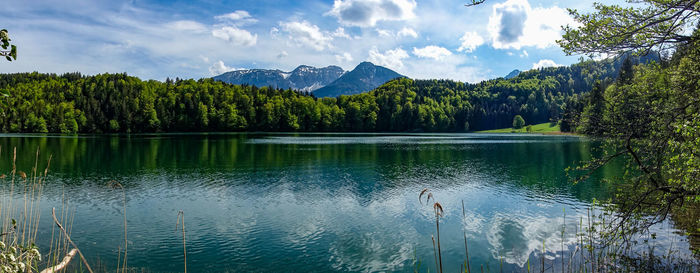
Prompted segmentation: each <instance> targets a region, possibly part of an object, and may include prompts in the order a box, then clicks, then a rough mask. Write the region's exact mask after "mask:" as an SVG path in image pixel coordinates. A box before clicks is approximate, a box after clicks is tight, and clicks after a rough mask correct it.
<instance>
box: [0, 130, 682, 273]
mask: <svg viewBox="0 0 700 273" xmlns="http://www.w3.org/2000/svg"><path fill="white" fill-rule="evenodd" d="M591 145H593V144H592V143H591V142H589V141H588V140H586V139H585V138H578V137H566V136H538V135H488V134H409V135H384V134H373V135H367V134H170V135H139V136H81V137H51V136H49V137H47V136H32V135H0V146H1V147H2V151H1V154H0V173H8V172H9V170H11V168H12V167H11V166H12V165H11V158H12V155H11V152H9V151H10V150H11V149H12V148H13V147H17V154H18V159H17V166H18V169H20V170H25V171H27V172H28V171H29V170H30V169H31V167H32V166H33V165H34V161H35V153H36V149H37V148H39V149H40V150H41V152H40V155H39V166H40V169H43V166H45V164H46V162H47V160H48V157H49V155H52V156H53V159H52V161H51V167H50V170H49V178H48V181H47V183H46V185H45V188H44V191H43V197H42V200H41V211H42V216H41V222H40V225H39V236H38V241H39V242H38V245H39V247H41V248H42V250H43V251H46V250H48V248H49V247H48V246H49V244H50V239H51V229H52V223H51V220H50V219H51V208H52V207H57V208H61V207H62V206H63V203H64V199H65V203H66V206H67V207H68V208H69V209H70V210H71V211H73V212H74V220H73V224H72V226H73V230H72V236H71V237H72V238H73V239H74V241H75V242H76V243H77V244H78V246H79V247H80V248H81V250H82V252H83V253H85V256H87V259H88V260H90V261H91V262H92V263H93V264H100V265H101V266H103V267H105V268H108V269H111V270H113V269H115V268H116V264H117V253H118V250H119V248H120V247H122V248H123V240H124V239H123V238H124V237H123V236H124V234H123V209H122V205H123V204H122V195H121V192H120V191H119V190H114V189H112V188H111V187H110V186H109V181H110V180H116V181H118V182H119V183H121V184H122V185H124V187H125V189H126V198H127V207H126V213H127V218H128V257H129V259H128V263H129V266H130V267H134V268H145V269H146V270H148V271H151V272H180V271H183V253H182V237H181V236H182V235H181V233H180V232H176V231H175V222H176V219H177V214H178V211H180V210H182V211H184V215H185V225H186V238H187V263H188V271H190V272H222V271H233V272H327V271H345V272H376V271H389V272H409V271H410V272H413V270H412V264H413V261H414V256H415V257H417V259H418V260H420V261H421V263H422V271H424V272H425V271H426V270H427V269H428V268H429V269H430V270H431V272H434V271H435V269H434V265H435V263H434V259H433V245H432V241H431V235H432V234H434V232H435V218H434V215H433V214H432V208H431V207H430V206H427V205H421V203H419V201H418V195H419V193H420V192H421V190H422V189H423V188H429V189H431V190H432V193H433V194H434V196H435V198H436V200H437V201H439V202H440V203H441V204H442V206H443V207H444V209H445V216H444V218H442V219H441V224H440V226H441V239H442V242H441V243H442V249H443V256H442V259H443V264H444V265H445V271H447V272H455V271H457V270H459V265H460V263H462V262H463V260H464V241H463V240H464V239H463V235H462V234H463V233H462V232H463V230H466V234H467V240H468V241H469V251H470V255H471V264H472V269H474V268H475V267H478V266H479V265H484V268H485V269H486V268H491V269H492V270H494V269H497V268H499V263H500V260H502V261H503V263H504V267H505V268H506V269H508V270H513V269H515V268H516V267H519V266H523V265H524V264H525V263H526V262H527V260H528V258H533V257H537V256H535V255H536V253H540V251H541V249H542V244H543V242H544V243H545V244H546V249H547V251H548V252H547V256H548V257H549V258H554V257H557V256H558V255H560V254H561V243H562V236H561V230H562V226H563V224H564V215H565V214H566V218H567V221H566V226H565V227H566V235H565V236H564V238H563V240H564V242H565V243H566V244H570V243H573V242H574V241H575V236H574V233H575V229H576V227H577V226H578V224H579V219H580V217H585V215H586V209H587V208H588V207H589V206H590V204H591V202H592V200H594V199H596V198H597V199H602V198H606V197H608V196H609V195H610V194H612V192H613V191H614V189H613V186H612V185H610V184H607V183H601V182H599V181H600V179H601V178H602V177H614V176H615V175H619V174H621V173H622V171H623V169H622V168H623V165H622V164H612V165H609V166H607V167H606V168H604V169H602V170H601V171H600V172H598V173H597V174H596V175H595V176H594V177H593V178H592V179H591V181H588V182H585V183H580V184H577V185H572V184H571V183H570V182H568V180H567V176H566V172H565V171H564V170H565V168H566V167H568V166H574V165H575V164H576V163H577V162H580V161H581V160H586V159H588V158H589V157H590V148H591ZM2 183H3V185H2V187H1V189H2V191H1V194H2V195H1V196H2V198H8V197H10V193H9V190H8V187H7V185H8V184H9V182H8V181H2ZM12 197H13V198H20V197H19V196H16V195H15V196H12ZM18 200H19V199H18ZM462 201H464V204H465V207H466V214H467V219H466V220H463V219H462ZM564 210H565V212H564ZM659 241H661V242H665V243H666V244H672V245H673V247H674V248H678V249H681V250H683V249H685V250H687V249H688V243H687V242H686V241H685V238H684V237H683V236H680V235H676V233H675V230H674V229H673V228H672V227H668V228H666V229H664V232H661V233H660V234H659ZM537 255H539V254H537ZM74 264H77V262H74Z"/></svg>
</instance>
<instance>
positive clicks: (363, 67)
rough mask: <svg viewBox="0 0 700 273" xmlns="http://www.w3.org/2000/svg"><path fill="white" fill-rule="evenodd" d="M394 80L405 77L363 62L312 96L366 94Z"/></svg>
mask: <svg viewBox="0 0 700 273" xmlns="http://www.w3.org/2000/svg"><path fill="white" fill-rule="evenodd" d="M396 78H405V77H404V76H403V75H401V74H399V73H396V72H394V71H393V70H391V69H388V68H386V67H382V66H377V65H374V64H372V63H370V62H363V63H360V64H359V65H358V66H357V67H355V69H353V70H352V71H350V72H347V73H345V74H343V75H342V76H340V78H338V79H337V80H335V81H333V82H332V83H330V84H328V85H326V86H324V87H323V88H319V89H318V90H316V91H314V92H313V94H314V96H316V97H337V96H340V95H354V94H359V93H362V92H368V91H370V90H372V89H375V88H377V87H379V86H380V85H382V84H384V83H386V82H388V81H390V80H393V79H396Z"/></svg>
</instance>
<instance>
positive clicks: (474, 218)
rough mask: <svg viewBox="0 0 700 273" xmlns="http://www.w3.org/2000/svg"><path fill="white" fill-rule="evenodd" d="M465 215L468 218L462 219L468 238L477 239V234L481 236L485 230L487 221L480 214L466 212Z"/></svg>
mask: <svg viewBox="0 0 700 273" xmlns="http://www.w3.org/2000/svg"><path fill="white" fill-rule="evenodd" d="M465 215H466V218H465V219H462V225H463V226H464V229H465V231H466V232H467V236H469V237H476V235H475V234H479V233H481V232H482V231H483V230H484V225H485V223H486V219H485V218H484V217H483V216H481V215H479V214H475V213H473V212H472V211H466V212H465Z"/></svg>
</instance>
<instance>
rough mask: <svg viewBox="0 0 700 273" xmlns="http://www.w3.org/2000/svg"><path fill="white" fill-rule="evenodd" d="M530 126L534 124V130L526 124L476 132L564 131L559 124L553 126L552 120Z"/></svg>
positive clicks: (550, 132)
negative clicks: (520, 127)
mask: <svg viewBox="0 0 700 273" xmlns="http://www.w3.org/2000/svg"><path fill="white" fill-rule="evenodd" d="M530 126H532V130H531V131H530V132H528V131H527V126H525V127H523V128H522V129H513V128H502V129H493V130H485V131H476V132H475V133H535V134H561V133H562V132H561V130H560V129H559V124H554V126H552V123H550V122H546V123H540V124H533V125H530Z"/></svg>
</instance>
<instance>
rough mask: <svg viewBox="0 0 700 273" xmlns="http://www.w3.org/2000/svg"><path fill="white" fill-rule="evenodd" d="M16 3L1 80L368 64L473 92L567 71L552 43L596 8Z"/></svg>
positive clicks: (549, 4) (442, 1) (522, 1)
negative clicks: (505, 80)
mask: <svg viewBox="0 0 700 273" xmlns="http://www.w3.org/2000/svg"><path fill="white" fill-rule="evenodd" d="M468 1H469V0H463V1H451V0H434V1H414V0H335V1H333V0H327V1H313V0H312V1H270V0H253V1H248V0H243V1H208V0H201V1H116V0H115V1H88V0H85V1H82V0H62V1H59V0H55V1H34V0H20V1H15V0H10V1H9V3H7V4H5V5H3V6H4V8H3V9H5V11H4V12H3V15H4V20H3V22H2V23H1V24H2V25H1V26H0V27H2V28H6V29H8V30H9V32H10V36H11V38H12V39H13V42H14V43H15V44H16V45H17V46H18V48H19V50H18V53H19V56H18V60H17V61H16V62H12V63H4V64H2V66H0V72H3V73H6V72H27V71H39V72H51V73H63V72H73V71H79V72H82V73H85V74H97V73H104V72H127V73H129V74H131V75H135V76H138V77H141V78H143V79H156V80H164V79H165V78H166V77H171V78H174V77H180V78H202V77H210V76H213V75H215V74H219V73H222V72H225V71H229V70H234V69H248V68H275V69H281V70H285V71H290V70H292V69H294V68H295V67H296V66H298V65H301V64H305V65H312V66H317V67H323V66H328V65H338V66H340V67H342V68H344V69H346V70H350V69H352V68H354V67H355V66H356V65H357V64H359V63H360V62H362V61H371V62H373V63H375V64H378V65H383V66H386V67H388V68H391V69H394V70H396V71H397V72H399V73H402V74H404V75H406V76H409V77H411V78H418V79H433V78H446V79H454V80H460V81H468V82H476V81H479V80H484V79H489V78H495V77H499V76H504V75H506V74H507V73H508V72H510V71H511V70H513V69H520V70H528V69H531V68H533V67H542V66H552V65H568V64H571V63H574V62H576V61H577V60H578V56H565V55H564V53H563V52H562V51H561V49H560V48H559V47H558V46H557V45H556V44H555V43H554V41H555V40H556V39H558V38H559V37H560V35H561V31H560V27H559V26H561V25H565V24H573V23H574V22H573V21H572V20H571V18H570V17H569V16H568V14H567V12H566V10H565V9H566V8H574V9H578V10H583V11H587V10H590V9H591V6H592V1H586V0H580V1H532V0H529V1H528V0H508V1H505V0H487V1H486V3H484V4H482V5H479V6H475V7H465V6H464V4H465V3H466V2H468Z"/></svg>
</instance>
